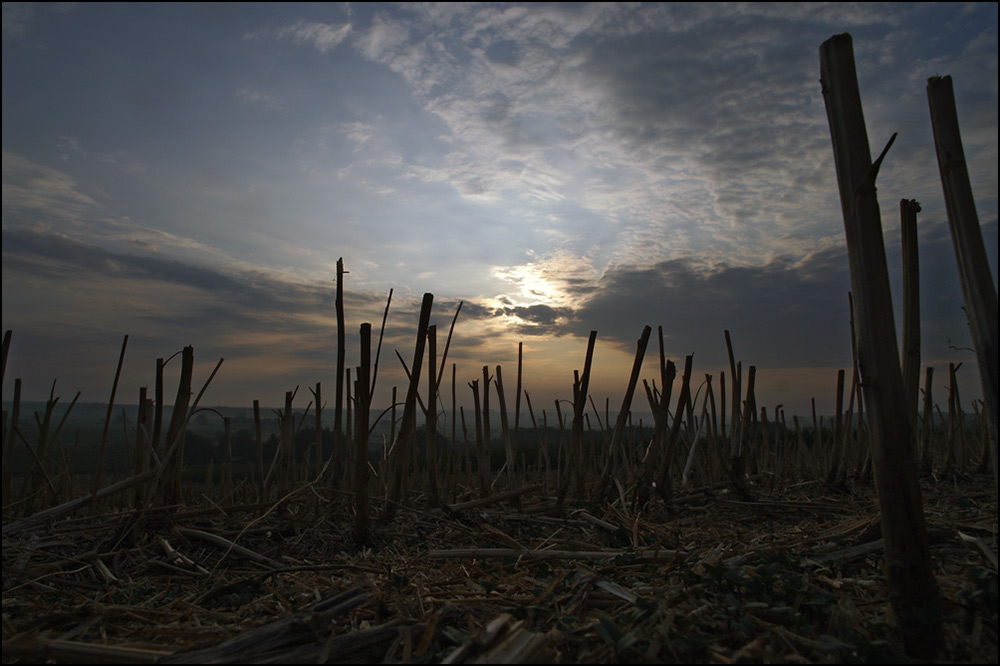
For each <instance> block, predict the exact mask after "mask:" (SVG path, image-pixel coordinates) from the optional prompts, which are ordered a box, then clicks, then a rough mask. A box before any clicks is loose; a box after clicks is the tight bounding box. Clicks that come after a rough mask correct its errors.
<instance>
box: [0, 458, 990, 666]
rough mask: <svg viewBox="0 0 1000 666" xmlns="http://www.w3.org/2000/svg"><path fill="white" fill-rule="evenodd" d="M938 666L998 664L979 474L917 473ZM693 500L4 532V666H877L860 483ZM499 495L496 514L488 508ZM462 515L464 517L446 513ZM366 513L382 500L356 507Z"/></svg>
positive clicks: (246, 515)
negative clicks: (357, 530)
mask: <svg viewBox="0 0 1000 666" xmlns="http://www.w3.org/2000/svg"><path fill="white" fill-rule="evenodd" d="M922 486H923V491H924V498H925V512H926V515H927V518H928V529H929V536H930V543H931V551H932V557H933V560H934V565H935V573H936V577H937V580H938V583H939V585H940V587H941V591H942V595H943V598H944V604H943V606H942V610H943V613H944V616H945V653H944V654H942V655H940V656H941V658H943V659H945V660H947V661H958V662H967V663H977V662H979V663H981V662H992V663H996V661H997V561H996V554H995V553H996V530H997V515H996V508H995V507H996V505H995V502H994V499H995V492H996V489H995V487H994V485H993V482H992V478H991V477H990V475H986V474H979V475H973V476H969V475H965V476H953V477H947V478H934V477H924V479H923V480H922ZM747 490H748V491H749V497H746V498H744V497H737V496H735V495H734V494H733V493H732V492H730V489H729V487H728V485H727V484H715V485H714V486H712V487H703V488H697V489H690V490H688V491H685V492H683V493H678V494H676V495H675V496H674V497H673V498H672V499H671V500H670V501H669V502H668V503H664V502H663V501H662V500H661V499H656V500H655V501H653V502H651V503H650V504H649V505H648V507H647V509H646V510H645V511H643V512H641V513H639V514H634V513H632V512H631V511H630V510H629V509H627V508H623V506H622V503H621V502H613V503H611V504H609V505H606V506H605V507H604V508H601V507H599V506H596V505H589V504H576V505H573V504H569V505H567V506H566V507H565V512H564V513H565V516H564V517H560V516H559V515H558V513H557V512H556V511H555V500H554V498H552V497H549V496H546V495H545V494H543V493H542V492H541V488H540V487H535V488H529V489H526V490H525V491H524V492H523V493H498V494H497V495H495V496H493V497H490V498H487V499H486V500H473V501H467V500H468V499H469V497H471V494H467V495H466V496H464V497H462V496H455V497H453V498H449V499H450V500H451V501H450V503H449V507H450V508H447V509H431V508H429V507H427V506H426V504H425V502H424V501H423V498H421V497H413V498H411V500H412V501H410V502H409V503H408V504H407V505H405V506H403V505H401V506H398V507H397V513H396V517H395V519H394V520H393V521H392V522H390V523H389V524H387V525H379V526H378V527H377V528H376V529H373V530H372V541H371V545H370V547H367V548H363V549H362V548H358V547H357V546H356V545H354V537H353V534H352V531H351V526H352V525H353V522H354V515H353V509H352V502H351V499H352V498H351V494H350V493H346V492H337V491H334V490H330V489H329V488H321V487H318V486H317V485H314V484H313V485H305V486H302V487H300V488H299V489H298V490H297V491H296V492H294V493H293V494H292V495H291V496H289V497H288V498H287V499H286V500H285V501H284V502H281V503H280V504H274V505H242V506H219V505H216V504H214V503H211V502H208V501H205V502H204V503H203V505H202V506H196V504H197V502H196V500H195V499H194V498H192V501H191V503H190V504H187V505H185V506H183V507H175V508H173V509H155V510H151V511H149V512H148V513H146V514H145V515H144V516H139V514H138V513H137V512H134V511H123V512H121V513H117V514H114V515H103V516H87V517H70V518H66V519H62V520H53V521H50V522H48V523H45V524H34V525H31V526H27V525H25V524H24V523H20V524H19V523H8V524H7V525H5V527H4V547H3V571H4V583H3V585H4V592H3V617H4V642H3V659H4V662H5V663H38V662H44V661H47V660H48V661H55V662H60V663H81V662H102V663H152V662H156V661H160V662H165V663H241V662H250V661H253V662H265V663H267V662H269V663H302V662H314V663H315V662H319V663H323V662H326V663H343V662H362V663H367V662H372V663H375V662H404V663H405V662H409V663H427V662H448V663H465V662H475V661H477V660H479V662H480V663H490V662H492V663H497V662H524V663H530V662H552V663H558V662H562V663H595V662H602V663H604V662H612V663H613V662H622V663H661V662H700V663H705V662H712V663H720V662H721V663H731V662H735V661H749V662H760V661H765V662H781V663H789V662H792V663H824V662H825V663H830V662H870V661H877V662H886V661H897V660H905V659H906V658H905V657H904V655H903V653H902V650H901V647H900V645H899V644H898V642H897V640H896V639H895V638H894V636H893V632H892V631H891V630H890V622H891V618H890V617H889V615H890V613H891V611H890V606H889V603H888V599H887V597H886V585H885V580H884V577H883V574H882V569H883V566H882V562H881V559H882V549H881V540H880V538H879V525H880V524H879V521H878V520H877V516H878V502H877V500H876V498H875V496H874V492H873V489H872V488H871V487H870V486H867V485H855V486H852V487H850V488H849V489H843V490H838V489H835V488H832V487H829V486H826V485H825V484H823V483H819V482H807V483H800V484H798V485H793V486H792V487H789V488H787V489H784V490H782V491H780V492H775V491H769V490H768V489H767V487H766V477H763V476H762V477H759V478H756V479H751V480H750V482H749V483H748V485H747ZM505 497H506V500H505V499H504V498H505ZM463 502H464V503H465V506H464V507H463ZM373 504H374V505H375V507H376V508H379V507H378V504H379V501H378V500H376V501H374V502H373Z"/></svg>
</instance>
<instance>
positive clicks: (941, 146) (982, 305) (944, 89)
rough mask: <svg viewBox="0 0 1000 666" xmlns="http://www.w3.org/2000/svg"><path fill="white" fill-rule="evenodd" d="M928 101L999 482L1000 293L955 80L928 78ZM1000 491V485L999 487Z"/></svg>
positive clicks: (991, 448) (994, 475)
mask: <svg viewBox="0 0 1000 666" xmlns="http://www.w3.org/2000/svg"><path fill="white" fill-rule="evenodd" d="M927 99H928V102H929V104H930V111H931V126H932V127H933V129H934V146H935V148H936V150H937V158H938V167H939V170H940V172H941V185H942V187H943V189H944V202H945V206H946V208H947V209H948V228H949V229H950V230H951V239H952V244H953V245H954V246H955V258H956V260H957V262H958V272H959V277H960V278H961V281H962V295H963V296H964V300H965V311H966V313H967V315H968V317H969V328H970V329H971V332H972V340H973V343H974V345H975V347H976V360H977V362H978V364H979V380H980V384H981V385H982V390H983V402H984V404H985V407H984V412H985V414H986V422H987V426H988V427H989V434H990V450H991V455H992V457H993V481H994V482H996V481H997V428H1000V413H998V402H1000V398H998V394H1000V388H998V383H1000V367H998V366H1000V363H998V358H997V356H998V349H997V342H998V341H997V331H998V327H1000V324H998V321H997V288H996V285H995V284H994V283H993V273H992V271H991V270H990V263H989V260H988V259H987V257H986V246H985V244H984V243H983V231H982V228H981V227H980V225H979V214H978V213H977V212H976V201H975V199H974V198H973V196H972V185H971V184H970V181H969V169H968V165H967V164H966V162H965V150H964V148H963V147H962V133H961V131H960V130H959V127H958V111H957V110H956V108H955V92H954V90H953V88H952V81H951V77H950V76H943V77H942V76H933V77H931V78H929V79H927ZM998 487H1000V486H998Z"/></svg>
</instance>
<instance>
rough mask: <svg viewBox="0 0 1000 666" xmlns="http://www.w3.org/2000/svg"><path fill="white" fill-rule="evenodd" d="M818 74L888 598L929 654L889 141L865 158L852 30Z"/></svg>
mask: <svg viewBox="0 0 1000 666" xmlns="http://www.w3.org/2000/svg"><path fill="white" fill-rule="evenodd" d="M820 77H821V83H822V88H823V99H824V102H825V104H826V109H827V116H828V119H829V124H830V132H831V136H832V139H833V153H834V161H835V163H836V170H837V182H838V184H839V189H840V200H841V207H842V209H843V217H844V229H845V233H846V236H847V250H848V256H849V259H850V269H851V285H852V288H853V290H854V295H855V298H856V299H857V305H858V310H857V313H856V315H857V319H858V362H859V367H860V370H861V379H862V389H863V391H864V393H865V402H866V403H867V404H866V409H867V411H868V424H869V426H870V430H871V437H872V447H871V451H872V462H873V468H874V474H875V481H876V487H877V489H878V495H879V504H880V506H881V509H882V535H883V538H884V539H885V553H886V577H887V579H888V582H889V596H890V600H891V602H892V607H893V611H894V613H895V615H896V618H897V620H898V622H899V627H900V629H901V631H902V635H903V643H904V646H905V648H906V651H907V653H908V654H909V655H911V656H918V657H922V658H933V657H934V655H935V654H936V653H937V651H938V649H939V646H940V644H941V640H942V634H941V622H940V620H938V621H931V622H930V623H928V622H927V621H926V620H925V618H924V617H923V615H926V612H928V610H929V611H930V612H932V613H934V612H936V613H940V609H939V604H940V597H939V594H938V588H937V582H936V581H935V579H934V573H933V569H932V566H931V560H930V550H929V546H928V541H927V529H926V524H925V521H924V515H923V502H922V498H921V495H920V486H919V484H918V480H917V474H916V472H917V465H916V452H915V441H914V437H913V429H912V423H913V419H911V418H910V417H909V416H908V414H907V411H906V403H905V398H906V396H905V393H904V390H903V380H902V374H901V372H900V368H899V352H898V349H897V348H896V331H895V323H894V321H893V316H892V298H891V292H890V289H889V276H888V270H887V268H886V260H885V248H884V243H883V239H882V223H881V217H880V212H879V207H878V199H877V197H876V196H875V179H876V176H877V174H878V170H879V166H880V165H881V162H882V160H883V158H884V157H885V154H886V152H887V151H888V149H889V146H891V145H892V140H890V141H889V144H888V145H887V146H886V148H885V149H884V150H883V151H882V154H881V155H880V156H879V157H878V159H877V160H876V161H875V162H872V159H871V152H870V150H869V146H868V134H867V130H866V128H865V122H864V114H863V112H862V109H861V96H860V93H859V91H858V81H857V73H856V69H855V65H854V49H853V44H852V41H851V37H850V35H847V34H842V35H835V36H834V37H831V38H830V39H828V40H826V41H825V42H823V44H822V46H821V47H820ZM893 139H895V135H893ZM995 300H996V299H995V297H994V302H995ZM995 319H996V317H995V316H994V321H995ZM918 613H919V614H918ZM938 617H940V615H938Z"/></svg>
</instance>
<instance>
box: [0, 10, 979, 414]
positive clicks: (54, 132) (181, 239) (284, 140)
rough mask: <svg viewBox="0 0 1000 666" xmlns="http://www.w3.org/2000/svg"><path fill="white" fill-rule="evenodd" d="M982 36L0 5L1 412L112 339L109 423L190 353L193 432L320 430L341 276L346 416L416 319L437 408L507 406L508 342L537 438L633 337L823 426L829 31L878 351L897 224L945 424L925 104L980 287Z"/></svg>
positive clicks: (831, 239) (61, 391)
mask: <svg viewBox="0 0 1000 666" xmlns="http://www.w3.org/2000/svg"><path fill="white" fill-rule="evenodd" d="M997 23H998V17H997V4H996V3H958V2H953V3H941V4H933V3H926V4H925V3H867V2H866V3H830V4H799V3H777V4H756V3H705V4H701V3H692V4H675V3H666V4H632V3H613V4H590V3H564V2H559V3H553V4H546V3H527V4H508V3H487V4H463V3H450V2H449V3H441V4H381V3H359V4H354V3H344V4H335V3H330V4H326V3H324V4H307V5H300V4H294V3H288V2H283V3H274V4H270V3H261V4H257V3H252V4H242V3H224V4H195V3H163V4H130V3H113V4H98V3H81V4H75V3H67V4H61V3H44V4H37V5H35V4H22V3H4V4H3V54H2V55H3V65H2V66H3V82H2V86H3V98H2V100H3V101H2V106H3V130H2V131H3V228H2V234H3V235H2V253H3V299H2V303H3V305H2V310H3V329H4V330H5V331H6V330H11V331H13V337H12V346H11V352H10V359H9V361H8V365H7V368H6V372H5V376H4V382H3V399H4V400H5V401H6V400H10V399H11V397H12V394H13V383H14V378H15V377H19V378H22V380H23V389H22V391H23V394H22V395H23V398H24V399H33V400H37V399H45V398H46V397H47V396H48V395H49V394H50V391H53V382H54V381H56V384H55V389H54V392H55V395H58V396H61V397H62V400H63V401H65V402H68V401H69V400H70V399H72V397H73V396H74V395H75V394H76V393H77V391H80V392H81V398H80V399H81V400H83V401H86V402H99V401H106V400H107V399H108V396H109V394H110V391H111V386H112V382H113V380H114V377H115V369H116V365H117V362H118V357H119V353H120V350H121V345H122V340H123V336H125V335H128V336H129V339H128V347H127V351H126V355H125V361H124V366H123V373H122V377H121V380H120V382H119V388H118V396H117V401H118V402H120V403H135V402H137V399H138V391H139V387H140V386H149V387H150V390H152V386H153V381H154V369H155V363H156V359H157V358H171V357H173V355H174V354H175V353H176V352H178V351H180V350H181V349H182V348H183V347H184V346H187V345H192V346H193V347H194V351H195V361H196V366H195V377H194V384H195V391H197V390H198V389H200V388H201V386H202V384H203V383H204V382H205V380H206V379H207V378H208V375H209V373H210V372H211V370H212V368H214V367H215V365H216V363H218V361H219V359H220V358H224V359H225V360H224V362H223V364H222V366H221V368H220V369H219V373H218V374H217V375H216V377H215V378H214V379H213V380H212V383H211V385H210V386H209V388H208V390H207V391H206V394H205V397H204V398H203V403H202V404H206V405H227V406H248V407H249V406H251V405H252V402H253V401H254V400H259V401H260V403H261V404H262V405H264V406H274V407H280V406H281V405H282V404H283V401H284V395H285V392H286V391H291V390H294V389H296V387H298V394H297V396H296V406H299V407H301V406H304V404H305V403H306V402H308V400H310V399H311V397H312V396H311V395H310V393H309V389H311V388H313V387H315V384H316V383H317V382H322V386H323V398H324V402H325V403H327V408H328V409H329V408H331V407H332V404H333V394H334V384H335V379H336V371H335V367H336V355H337V351H336V350H337V327H336V314H335V307H334V302H335V295H336V277H337V269H336V266H337V261H338V259H341V258H342V259H343V263H344V268H345V270H346V271H347V273H346V274H345V275H344V307H345V314H346V326H347V332H348V335H347V338H346V344H347V365H348V366H349V367H352V368H353V367H354V366H356V365H357V364H358V363H359V358H360V356H359V351H358V350H359V343H358V330H359V327H360V325H361V324H362V323H363V322H370V323H371V324H372V325H373V328H374V331H375V333H374V336H375V339H376V340H377V339H378V337H379V330H380V327H381V323H382V319H383V314H384V313H385V311H386V303H387V301H388V297H389V293H390V290H392V298H391V303H390V305H389V309H388V314H387V319H386V327H385V332H384V340H383V343H382V350H381V355H380V361H379V368H378V378H377V381H378V384H377V389H376V397H375V408H376V409H377V408H378V407H379V406H387V405H388V403H389V397H388V395H389V394H388V392H389V390H390V389H391V387H392V386H396V387H398V390H399V395H400V396H402V395H405V390H406V379H405V375H404V371H403V370H402V367H401V363H400V361H399V358H398V357H397V353H398V355H399V356H400V357H402V358H403V359H405V360H406V364H407V365H410V364H411V363H412V362H413V348H414V342H415V336H416V328H417V321H418V313H419V307H420V301H421V298H422V296H423V294H424V293H431V294H433V295H434V309H433V315H432V320H431V323H433V324H435V325H436V326H437V328H438V333H437V341H438V342H437V347H438V357H439V358H438V362H439V363H440V355H441V352H442V350H443V348H444V342H445V339H446V337H447V332H448V329H449V327H450V325H451V322H452V320H453V318H454V316H455V312H456V310H457V309H458V308H459V303H461V304H462V305H461V309H460V311H459V315H458V319H457V322H456V324H455V328H454V337H453V339H452V341H451V346H450V349H449V351H448V359H447V371H446V373H445V375H444V376H445V380H444V381H443V386H442V390H443V391H444V392H445V396H446V406H448V407H449V408H450V395H451V364H452V363H454V364H456V372H455V375H456V378H457V379H456V381H457V390H458V401H459V404H465V405H471V390H470V388H469V386H468V384H469V382H471V381H473V380H476V379H480V381H481V378H482V376H483V373H482V368H483V366H489V368H490V374H491V375H495V368H496V366H497V365H500V366H501V367H502V374H503V380H504V388H505V394H506V396H507V401H508V403H509V405H511V406H510V407H509V408H510V409H513V407H512V405H513V402H514V398H515V386H514V385H515V381H516V378H517V359H518V349H519V346H520V348H521V350H522V385H523V390H524V391H526V392H527V393H528V395H529V396H530V399H531V402H532V405H533V408H534V410H535V411H536V414H537V416H538V418H539V419H541V414H540V412H541V411H542V410H543V409H545V410H546V411H547V414H548V419H549V422H550V423H553V422H554V421H555V415H554V410H555V405H554V401H556V400H563V401H568V400H571V399H572V395H573V393H572V385H573V373H574V370H579V371H582V369H583V364H584V358H585V354H586V349H587V339H588V335H589V333H590V331H597V343H596V348H595V353H594V368H593V377H592V379H591V386H590V388H591V397H592V398H593V400H594V403H595V405H597V406H598V409H599V410H602V411H603V410H604V408H605V406H606V405H609V406H610V409H611V414H612V416H611V418H612V421H613V419H614V415H615V414H616V413H617V411H618V408H619V406H620V405H621V401H622V397H623V395H624V392H625V387H626V385H627V383H628V379H629V374H630V370H631V367H632V362H633V357H634V354H635V349H636V342H637V340H638V338H639V337H640V335H641V333H642V330H643V327H644V326H646V325H649V326H651V327H652V330H653V335H652V338H651V341H650V346H649V351H648V353H647V360H646V363H645V364H644V366H643V372H642V375H641V377H642V378H643V379H646V380H648V381H652V380H654V379H656V381H657V385H658V384H659V376H658V371H657V365H656V363H657V357H658V346H659V342H658V327H662V331H663V339H664V348H665V352H666V354H667V356H668V358H670V359H671V360H673V361H674V362H675V363H677V365H678V367H679V368H683V364H684V358H685V357H686V356H687V355H689V354H693V371H694V378H695V384H696V386H699V387H702V386H703V383H704V377H705V375H707V374H711V375H712V376H713V384H712V385H713V389H714V390H715V391H716V399H718V395H717V393H718V389H719V382H720V378H719V373H720V372H723V371H724V372H725V373H726V380H727V385H730V386H731V381H732V379H731V377H730V376H729V375H730V373H729V361H728V354H727V349H726V342H725V334H724V332H725V331H726V330H728V331H729V332H730V335H731V338H732V342H733V348H734V353H735V356H736V359H737V360H738V361H740V362H741V364H742V367H743V374H744V385H745V382H746V376H747V373H748V368H749V366H751V365H753V366H755V367H756V399H757V404H758V406H765V407H767V409H768V412H769V414H770V413H773V408H774V407H775V406H776V405H779V404H780V405H784V410H785V412H786V414H808V413H809V411H810V409H811V401H812V400H813V399H815V401H816V406H817V409H818V410H819V411H820V413H821V414H824V413H825V414H829V413H832V412H833V409H834V400H835V397H836V396H835V393H836V381H837V371H838V370H839V369H849V368H850V365H851V339H850V328H849V312H848V296H847V294H848V292H849V291H850V289H851V284H850V276H849V267H848V259H847V251H846V244H845V238H844V231H843V229H844V226H843V218H842V215H841V208H840V201H839V195H838V190H837V181H836V174H835V169H834V163H833V151H832V144H831V140H830V132H829V126H828V123H827V116H826V111H825V107H824V103H823V97H822V93H821V90H820V84H819V47H820V44H821V43H822V42H823V41H824V40H826V39H828V38H829V37H831V36H833V35H835V34H840V33H843V32H849V33H850V34H851V35H852V37H853V41H854V51H855V59H856V62H857V67H858V78H859V85H860V89H861V97H862V103H863V105H864V112H865V119H866V123H867V127H868V135H869V141H870V144H871V146H872V152H873V154H874V155H877V154H878V152H880V151H881V148H882V147H883V146H884V145H885V144H886V142H887V141H888V140H889V137H890V136H891V135H892V133H894V132H898V133H899V136H898V139H897V140H896V142H895V144H894V145H893V146H892V148H891V150H890V151H889V154H888V156H887V158H886V160H885V162H884V163H883V165H882V168H881V171H880V173H879V176H878V195H879V204H880V208H881V211H882V224H883V231H884V238H885V243H886V251H887V260H888V267H889V273H890V279H891V280H892V285H893V290H894V304H895V308H896V321H897V332H899V331H900V330H901V329H900V326H899V322H900V321H901V295H900V294H901V292H900V276H901V265H900V250H899V245H900V230H899V201H900V200H901V199H916V200H918V201H919V202H920V204H921V207H922V211H921V213H920V214H919V217H918V229H919V231H918V233H919V243H920V255H919V260H920V270H921V315H922V328H921V336H922V345H923V347H922V362H923V365H924V366H927V365H931V366H934V368H935V374H934V377H935V387H934V399H935V401H937V402H940V403H941V404H945V401H946V400H947V394H946V391H945V385H946V382H947V379H948V363H949V362H953V363H962V366H961V369H960V370H959V373H958V376H959V378H960V381H961V384H960V386H961V399H962V401H963V403H964V404H965V408H966V409H967V410H970V411H971V406H970V403H971V401H972V400H973V399H976V398H978V397H979V396H980V395H981V391H980V389H979V384H978V372H977V370H976V367H975V366H976V359H975V354H974V353H973V352H971V351H969V348H970V347H972V342H971V336H970V334H969V330H968V325H967V323H966V320H965V315H964V311H963V309H962V307H963V300H962V293H961V288H960V284H959V280H958V272H957V268H956V264H955V258H954V256H955V255H954V250H953V248H952V244H951V239H950V234H949V230H948V221H947V217H946V212H945V208H944V201H943V195H942V191H941V185H940V179H939V175H938V166H937V161H936V157H935V154H934V144H933V136H932V131H931V126H930V115H929V111H928V105H927V96H926V84H927V79H928V77H931V76H938V75H940V76H944V75H950V76H951V77H952V78H953V80H954V88H955V95H956V105H957V109H958V116H959V122H960V125H961V130H962V138H963V142H964V148H965V154H966V158H967V162H968V166H969V172H970V175H971V180H972V188H973V192H974V194H975V197H976V204H977V209H978V213H979V217H980V222H981V226H982V231H983V236H984V239H985V244H986V247H987V253H988V255H989V259H990V262H991V268H992V272H993V279H994V282H996V275H997V168H998V167H997V164H998V155H997ZM898 334H899V333H897V335H898ZM179 365H180V363H179V357H173V359H172V360H171V361H170V362H168V365H167V370H168V372H167V382H168V383H167V385H168V387H170V388H168V392H169V393H170V395H172V393H173V391H174V390H175V389H174V388H173V387H174V386H175V385H176V376H177V373H178V372H179ZM848 376H850V375H849V374H848ZM422 386H423V385H422ZM701 390H702V392H701V395H704V388H702V389H701ZM494 395H495V394H494ZM674 395H676V392H675V394H674ZM636 399H637V401H638V402H637V403H636V405H635V408H636V409H637V411H643V410H648V406H647V405H646V401H645V399H644V397H643V395H642V392H641V386H640V392H639V395H637V398H636ZM494 400H495V397H494ZM493 404H494V405H495V402H494V403H493ZM561 404H562V405H563V411H564V412H566V411H568V409H569V408H568V407H567V406H566V403H565V402H564V403H561ZM525 409H526V406H525V404H524V403H523V402H522V417H521V418H522V423H525V421H526V418H527V417H526V416H524V414H523V412H524V411H525Z"/></svg>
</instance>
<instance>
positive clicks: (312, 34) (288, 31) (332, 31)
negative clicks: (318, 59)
mask: <svg viewBox="0 0 1000 666" xmlns="http://www.w3.org/2000/svg"><path fill="white" fill-rule="evenodd" d="M350 31H351V24H350V23H343V24H339V25H338V24H330V23H310V22H307V21H299V22H298V23H295V24H294V25H289V26H285V27H283V28H278V29H277V30H276V31H275V34H276V35H277V36H278V37H279V38H281V39H287V38H290V39H291V40H292V41H294V42H295V43H296V44H306V45H309V46H312V47H314V48H316V49H317V50H318V51H319V52H320V53H326V52H327V51H331V50H333V49H334V48H336V47H337V45H338V44H340V43H341V42H342V41H344V39H346V38H347V35H348V34H349V33H350Z"/></svg>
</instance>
